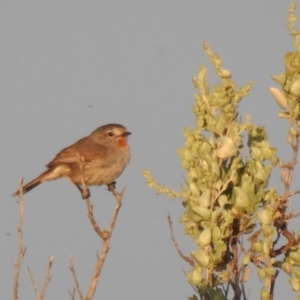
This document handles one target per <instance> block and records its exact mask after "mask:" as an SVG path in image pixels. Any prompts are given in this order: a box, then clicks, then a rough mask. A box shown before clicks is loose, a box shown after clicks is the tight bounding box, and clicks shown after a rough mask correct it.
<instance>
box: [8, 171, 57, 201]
mask: <svg viewBox="0 0 300 300" xmlns="http://www.w3.org/2000/svg"><path fill="white" fill-rule="evenodd" d="M52 171H53V170H52V169H49V170H46V171H45V172H43V173H42V174H40V175H39V176H38V177H36V178H35V179H33V180H31V181H30V182H28V183H27V184H25V185H24V186H23V187H22V194H26V193H27V192H29V191H30V190H32V189H33V188H35V187H36V186H38V185H39V184H41V183H42V182H44V181H46V180H49V175H50V174H51V172H52ZM18 195H20V189H19V190H17V191H15V192H14V193H13V194H12V196H13V197H14V196H18Z"/></svg>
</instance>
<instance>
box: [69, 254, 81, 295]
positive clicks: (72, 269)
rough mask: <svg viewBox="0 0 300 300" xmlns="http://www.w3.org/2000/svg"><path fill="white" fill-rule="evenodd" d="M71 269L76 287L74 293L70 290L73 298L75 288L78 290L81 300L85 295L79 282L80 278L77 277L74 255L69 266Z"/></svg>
mask: <svg viewBox="0 0 300 300" xmlns="http://www.w3.org/2000/svg"><path fill="white" fill-rule="evenodd" d="M69 269H70V271H71V273H72V276H73V280H74V284H75V287H74V289H73V294H71V293H70V291H69V294H70V296H71V299H75V290H76V291H77V293H78V295H79V298H80V300H84V297H83V295H82V292H81V289H80V287H79V282H78V279H77V276H76V272H75V267H74V262H73V258H72V257H70V266H69Z"/></svg>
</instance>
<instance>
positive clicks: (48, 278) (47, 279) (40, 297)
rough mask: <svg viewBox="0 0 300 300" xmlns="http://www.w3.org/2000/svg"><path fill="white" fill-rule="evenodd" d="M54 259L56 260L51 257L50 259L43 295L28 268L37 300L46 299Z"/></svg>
mask: <svg viewBox="0 0 300 300" xmlns="http://www.w3.org/2000/svg"><path fill="white" fill-rule="evenodd" d="M53 259H54V257H53V256H51V257H50V259H49V262H48V267H47V272H46V276H45V280H44V284H43V287H42V291H41V293H39V290H38V288H37V285H36V283H35V280H34V277H33V274H32V272H31V270H30V269H29V268H27V271H28V274H29V277H30V280H31V283H32V287H33V289H34V292H35V297H36V299H37V300H44V299H45V294H46V290H47V287H48V284H49V282H50V280H51V268H52V264H53Z"/></svg>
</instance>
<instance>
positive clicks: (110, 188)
mask: <svg viewBox="0 0 300 300" xmlns="http://www.w3.org/2000/svg"><path fill="white" fill-rule="evenodd" d="M107 188H108V190H109V191H110V192H114V191H115V189H116V182H115V181H113V182H111V183H110V184H108V185H107Z"/></svg>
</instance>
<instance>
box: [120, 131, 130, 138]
mask: <svg viewBox="0 0 300 300" xmlns="http://www.w3.org/2000/svg"><path fill="white" fill-rule="evenodd" d="M128 135H131V132H129V131H125V132H123V133H122V134H121V136H123V137H126V136H128Z"/></svg>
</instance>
